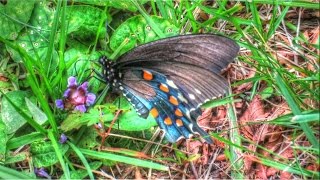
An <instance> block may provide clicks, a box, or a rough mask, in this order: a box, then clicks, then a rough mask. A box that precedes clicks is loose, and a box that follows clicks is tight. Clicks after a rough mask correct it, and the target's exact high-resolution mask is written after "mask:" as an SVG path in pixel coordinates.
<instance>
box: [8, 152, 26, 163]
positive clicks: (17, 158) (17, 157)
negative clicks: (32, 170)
mask: <svg viewBox="0 0 320 180" xmlns="http://www.w3.org/2000/svg"><path fill="white" fill-rule="evenodd" d="M27 157H28V154H27V153H26V152H21V153H19V154H13V155H7V157H6V161H5V164H13V163H17V162H21V161H24V160H26V159H27Z"/></svg>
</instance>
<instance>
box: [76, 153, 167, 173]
mask: <svg viewBox="0 0 320 180" xmlns="http://www.w3.org/2000/svg"><path fill="white" fill-rule="evenodd" d="M80 151H81V152H82V153H83V154H86V155H89V156H91V157H94V158H98V159H109V160H112V161H117V162H122V163H127V164H131V165H135V166H140V167H146V168H152V169H157V170H161V171H168V169H169V168H168V167H167V166H164V165H161V164H158V163H154V162H151V161H147V160H142V159H136V158H131V157H126V156H121V155H117V154H112V153H105V152H98V151H91V150H88V149H80Z"/></svg>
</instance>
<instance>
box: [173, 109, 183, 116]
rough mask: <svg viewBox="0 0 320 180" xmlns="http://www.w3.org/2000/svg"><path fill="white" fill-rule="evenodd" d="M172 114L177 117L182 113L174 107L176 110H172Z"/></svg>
mask: <svg viewBox="0 0 320 180" xmlns="http://www.w3.org/2000/svg"><path fill="white" fill-rule="evenodd" d="M174 114H175V115H176V116H178V117H181V116H183V115H182V112H181V111H180V109H176V110H175V111H174Z"/></svg>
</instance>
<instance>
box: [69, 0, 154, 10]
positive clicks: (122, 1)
mask: <svg viewBox="0 0 320 180" xmlns="http://www.w3.org/2000/svg"><path fill="white" fill-rule="evenodd" d="M75 2H80V3H83V4H93V5H97V6H111V7H114V8H117V9H121V10H129V11H132V12H136V11H137V8H136V7H135V6H134V4H132V2H131V1H130V0H108V1H106V0H75ZM139 2H140V4H144V3H146V2H148V0H140V1H139Z"/></svg>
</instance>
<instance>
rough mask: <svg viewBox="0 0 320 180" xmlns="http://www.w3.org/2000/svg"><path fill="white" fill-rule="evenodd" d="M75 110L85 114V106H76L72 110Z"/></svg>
mask: <svg viewBox="0 0 320 180" xmlns="http://www.w3.org/2000/svg"><path fill="white" fill-rule="evenodd" d="M74 109H75V110H78V111H80V112H86V110H87V109H86V106H84V105H78V106H76V107H75V108H74Z"/></svg>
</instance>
